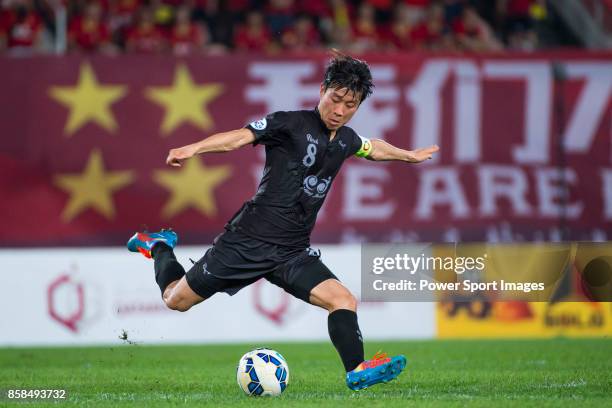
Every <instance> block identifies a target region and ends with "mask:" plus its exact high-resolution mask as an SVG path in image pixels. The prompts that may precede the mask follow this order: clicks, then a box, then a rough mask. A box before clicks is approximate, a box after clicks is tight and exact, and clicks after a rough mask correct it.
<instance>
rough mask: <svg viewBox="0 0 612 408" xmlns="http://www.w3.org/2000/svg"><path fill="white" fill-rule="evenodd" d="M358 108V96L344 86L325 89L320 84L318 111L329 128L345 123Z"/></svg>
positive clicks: (334, 128)
mask: <svg viewBox="0 0 612 408" xmlns="http://www.w3.org/2000/svg"><path fill="white" fill-rule="evenodd" d="M357 108H359V97H358V95H355V93H354V92H352V91H349V90H348V89H346V88H340V89H334V88H328V89H325V88H323V86H321V100H320V101H319V113H320V114H321V119H322V120H323V123H325V126H327V128H328V129H329V130H336V129H338V128H340V127H341V126H343V125H345V124H346V123H347V122H348V121H349V120H351V118H352V117H353V115H354V114H355V112H357Z"/></svg>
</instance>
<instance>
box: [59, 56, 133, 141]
mask: <svg viewBox="0 0 612 408" xmlns="http://www.w3.org/2000/svg"><path fill="white" fill-rule="evenodd" d="M126 88H127V86H124V85H102V84H100V83H99V82H98V80H97V79H96V74H95V73H94V70H93V69H92V68H91V65H89V64H88V63H83V64H81V68H80V72H79V79H78V81H77V84H76V85H75V86H52V87H51V88H50V89H49V96H50V97H51V98H53V99H55V100H56V101H57V102H59V103H61V104H62V105H64V106H66V107H67V108H68V109H69V110H70V112H69V114H68V121H67V122H66V125H65V126H64V132H65V133H66V135H67V136H71V135H72V134H74V133H75V132H76V131H77V130H79V129H80V128H81V127H83V126H84V125H85V124H87V123H88V122H94V123H96V124H98V125H99V126H101V127H102V128H104V129H106V130H107V131H109V132H115V131H116V130H117V128H118V125H117V122H116V121H115V118H114V116H113V112H112V110H111V105H112V104H113V103H115V102H117V101H118V100H119V99H121V98H123V96H124V95H125V94H126V93H127V89H126Z"/></svg>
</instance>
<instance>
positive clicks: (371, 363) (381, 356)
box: [353, 351, 391, 372]
mask: <svg viewBox="0 0 612 408" xmlns="http://www.w3.org/2000/svg"><path fill="white" fill-rule="evenodd" d="M390 361H391V359H390V358H389V356H388V355H387V353H382V352H380V351H378V352H376V353H375V354H374V357H372V358H371V359H369V360H365V361H364V362H362V363H361V364H359V365H358V366H357V368H355V369H354V370H353V371H355V372H358V371H362V370H365V369H366V368H374V367H378V366H379V365H383V364H387V363H388V362H390Z"/></svg>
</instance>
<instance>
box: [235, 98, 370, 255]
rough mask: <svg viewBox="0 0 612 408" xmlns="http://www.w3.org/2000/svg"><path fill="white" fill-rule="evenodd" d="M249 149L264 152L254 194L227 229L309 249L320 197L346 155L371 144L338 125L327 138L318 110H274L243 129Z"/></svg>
mask: <svg viewBox="0 0 612 408" xmlns="http://www.w3.org/2000/svg"><path fill="white" fill-rule="evenodd" d="M246 128H248V129H250V130H251V131H252V132H253V133H254V135H255V142H254V143H253V145H257V144H263V145H265V148H266V164H265V168H264V171H263V176H262V179H261V182H260V183H259V188H258V189H257V192H256V193H255V196H254V197H253V198H252V199H251V200H250V201H247V202H246V203H245V204H244V205H243V207H242V208H241V209H240V210H239V211H238V213H237V214H236V215H235V216H234V217H233V218H232V219H231V220H230V221H229V223H228V225H227V226H226V228H228V229H232V230H238V231H241V232H243V233H244V234H246V235H249V236H251V237H253V238H256V239H259V240H262V241H266V242H271V243H274V244H278V245H282V246H288V247H308V246H310V233H311V232H312V229H313V227H314V225H315V221H316V219H317V214H318V212H319V210H320V209H321V206H322V205H323V202H324V201H325V197H326V195H327V193H328V192H329V189H330V188H331V185H332V183H333V181H334V178H335V177H336V174H338V171H339V170H340V167H341V166H342V163H343V162H344V160H346V159H347V158H348V157H350V156H352V155H355V154H359V155H360V156H364V155H366V154H367V153H368V152H369V149H370V146H371V145H370V142H369V141H368V140H367V139H364V138H362V137H360V136H359V135H358V134H357V133H356V132H355V131H354V130H353V129H351V128H349V127H346V126H343V127H341V128H340V129H338V130H337V132H336V136H335V137H334V138H333V140H331V141H330V140H329V138H330V131H329V130H328V129H327V127H326V126H325V124H324V123H323V121H322V120H321V117H320V116H319V112H318V110H317V109H314V110H303V111H293V112H275V113H272V114H269V115H268V116H266V117H265V118H263V119H261V120H258V121H255V122H252V123H250V124H249V125H247V126H246Z"/></svg>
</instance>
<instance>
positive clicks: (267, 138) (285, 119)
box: [245, 111, 295, 146]
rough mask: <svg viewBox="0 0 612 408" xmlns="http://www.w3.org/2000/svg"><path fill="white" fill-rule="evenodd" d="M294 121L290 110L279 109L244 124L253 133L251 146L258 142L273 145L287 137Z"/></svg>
mask: <svg viewBox="0 0 612 408" xmlns="http://www.w3.org/2000/svg"><path fill="white" fill-rule="evenodd" d="M294 121H295V118H294V115H292V114H291V112H282V111H279V112H274V113H270V114H269V115H267V116H266V117H264V118H261V119H259V120H255V121H253V122H251V123H249V124H248V125H246V126H245V128H246V129H249V130H251V132H253V134H254V135H255V141H254V142H253V146H256V145H258V144H263V145H271V146H275V145H279V144H281V143H282V142H283V140H285V139H287V138H288V137H289V133H290V130H291V129H292V128H293V122H294Z"/></svg>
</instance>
